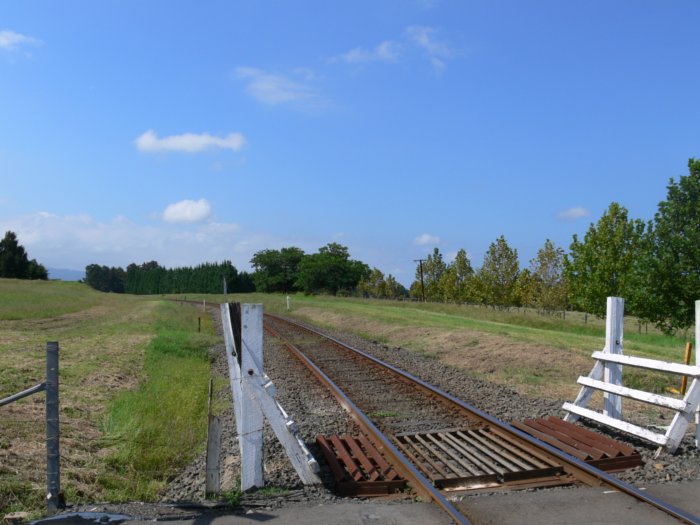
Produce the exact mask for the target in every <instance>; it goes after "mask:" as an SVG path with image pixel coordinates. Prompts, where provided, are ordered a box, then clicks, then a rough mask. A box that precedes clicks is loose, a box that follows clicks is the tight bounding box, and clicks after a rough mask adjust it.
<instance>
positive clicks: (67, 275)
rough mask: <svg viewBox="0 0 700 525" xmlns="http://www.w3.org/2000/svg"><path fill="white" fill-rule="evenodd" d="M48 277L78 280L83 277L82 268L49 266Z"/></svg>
mask: <svg viewBox="0 0 700 525" xmlns="http://www.w3.org/2000/svg"><path fill="white" fill-rule="evenodd" d="M48 270H49V279H60V280H61V281H80V280H81V279H85V271H84V270H68V269H66V268H49V269H48Z"/></svg>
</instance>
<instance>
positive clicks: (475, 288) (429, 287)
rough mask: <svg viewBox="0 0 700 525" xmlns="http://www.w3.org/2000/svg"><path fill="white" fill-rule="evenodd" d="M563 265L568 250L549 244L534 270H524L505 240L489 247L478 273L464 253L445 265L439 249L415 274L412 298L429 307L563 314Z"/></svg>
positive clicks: (565, 303) (533, 262)
mask: <svg viewBox="0 0 700 525" xmlns="http://www.w3.org/2000/svg"><path fill="white" fill-rule="evenodd" d="M563 259H564V250H562V249H561V248H557V247H556V246H555V245H554V243H553V242H552V241H550V240H547V241H546V242H545V244H544V246H543V247H542V248H540V250H539V251H538V252H537V256H536V257H535V258H534V259H532V260H531V261H530V267H529V268H525V269H523V270H520V262H519V260H518V250H516V249H514V248H511V247H510V246H509V245H508V242H507V241H506V239H505V237H503V236H501V237H499V238H498V239H496V241H495V242H493V243H491V245H490V246H489V249H488V250H487V252H486V254H485V256H484V262H483V264H482V266H481V268H479V269H478V270H476V271H475V270H474V268H473V267H472V264H471V261H470V260H469V257H468V255H467V252H466V251H465V250H464V249H461V250H459V251H458V252H457V255H456V257H455V259H454V260H453V261H452V262H451V263H449V264H446V263H445V261H444V258H443V255H442V253H440V250H439V249H438V248H435V249H434V250H433V253H432V254H430V255H428V257H427V258H426V259H425V260H424V261H422V262H421V263H420V264H419V266H418V268H416V279H415V281H414V282H413V284H412V285H411V289H410V295H411V296H412V297H414V298H418V299H423V298H424V299H425V300H427V301H445V302H456V303H477V304H486V305H491V306H494V307H499V308H503V307H509V306H532V307H536V308H540V309H542V310H550V311H551V310H562V309H565V308H566V307H567V306H568V305H569V302H568V296H567V287H566V281H565V277H564V275H563V271H562V270H563V265H564V261H563Z"/></svg>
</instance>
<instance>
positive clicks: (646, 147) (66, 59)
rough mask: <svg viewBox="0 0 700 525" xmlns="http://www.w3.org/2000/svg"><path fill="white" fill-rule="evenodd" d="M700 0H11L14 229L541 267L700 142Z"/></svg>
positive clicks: (120, 245) (198, 249) (681, 168)
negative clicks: (494, 258) (507, 256)
mask: <svg viewBox="0 0 700 525" xmlns="http://www.w3.org/2000/svg"><path fill="white" fill-rule="evenodd" d="M699 19H700V3H698V2H697V1H693V0H689V1H683V0H678V1H674V2H667V1H665V0H658V1H655V0H645V1H638V0H634V1H624V0H620V1H616V2H610V1H609V0H593V1H585V2H584V1H569V2H562V1H559V0H556V1H546V0H542V1H532V2H522V1H520V0H513V1H499V0H488V1H469V0H453V1H449V0H386V1H382V0H372V1H361V0H356V1H353V2H342V3H341V2H328V1H323V0H317V1H294V2H272V1H266V0H256V1H253V0H246V1H244V0H239V1H206V2H175V3H173V2H165V1H157V0H150V1H148V2H141V1H136V0H120V1H101V2H92V1H87V0H85V1H71V0H62V1H61V2H50V1H46V0H42V1H33V0H26V1H23V2H12V3H10V2H3V4H2V6H0V229H1V230H3V231H6V230H13V231H15V232H16V233H17V234H18V236H19V239H20V242H21V243H22V244H23V245H24V246H25V247H26V248H27V250H28V251H29V254H30V256H31V257H35V258H37V259H38V260H39V261H40V262H42V263H43V264H45V265H46V266H49V267H55V268H71V269H83V268H84V267H85V266H86V265H87V264H90V263H99V264H106V265H110V266H111V265H121V266H124V265H127V264H128V263H130V262H137V263H140V262H143V261H149V260H157V261H159V262H160V263H161V264H164V265H166V266H178V265H193V264H198V263H200V262H204V261H221V260H223V259H229V260H232V261H233V262H234V264H235V265H236V266H238V267H239V268H240V269H248V268H249V261H250V258H251V256H252V254H253V253H255V252H256V251H258V250H262V249H265V248H280V247H283V246H298V247H301V248H303V249H304V250H306V251H309V252H314V251H316V250H317V249H318V248H319V247H321V246H323V245H325V244H327V243H329V242H339V243H341V244H344V245H346V246H348V247H349V249H350V253H351V255H352V256H353V257H354V258H358V259H361V260H363V261H365V262H366V263H368V264H370V265H371V266H377V267H379V268H380V269H382V270H383V271H384V272H386V273H392V274H394V275H395V276H396V277H397V278H398V279H399V280H400V281H401V282H403V283H404V284H410V281H411V280H412V278H413V274H414V270H415V264H414V262H413V260H414V259H417V258H420V257H425V256H426V255H427V254H428V253H430V252H431V251H432V249H433V248H434V247H438V248H440V250H441V251H442V252H443V253H445V254H447V256H448V258H449V257H450V256H451V255H452V254H454V253H455V252H456V251H457V250H458V249H460V248H465V249H466V250H467V251H468V253H469V254H470V255H471V256H472V259H473V262H474V265H475V266H480V265H481V262H482V260H483V255H484V252H485V251H486V249H487V248H488V245H489V243H491V242H493V241H494V240H495V239H496V238H497V237H498V236H500V235H505V237H506V239H507V240H508V242H509V243H510V244H511V246H513V247H515V248H517V249H518V251H519V253H520V258H521V263H522V264H523V265H527V263H528V261H529V259H531V258H532V257H533V256H534V255H535V253H536V251H537V249H538V248H539V247H540V246H542V244H543V243H544V241H545V239H547V238H550V239H552V240H553V241H554V242H555V243H557V244H558V245H560V246H563V247H565V248H568V246H569V244H570V243H571V238H572V235H573V234H574V233H579V234H582V233H584V232H585V230H586V229H587V227H588V225H589V224H590V223H591V222H592V221H596V220H597V219H598V218H599V217H600V215H601V214H602V212H603V211H604V210H605V208H607V206H608V205H609V204H610V202H611V201H613V200H615V201H618V202H620V203H621V204H623V205H624V206H626V207H627V208H628V209H629V210H630V214H631V215H632V216H633V217H639V218H643V219H649V218H651V217H652V216H653V213H654V211H655V210H656V205H657V204H658V202H659V201H660V200H662V199H664V198H665V191H666V190H665V188H666V185H667V183H668V179H669V178H670V177H676V178H677V177H678V176H679V175H682V174H685V173H687V168H686V163H687V160H688V158H689V157H691V156H695V157H697V156H700V131H699V130H700V128H698V122H700V104H699V102H700V95H699V93H700V68H698V67H697V64H698V57H700V40H699V39H698V38H697V28H696V24H697V20H699Z"/></svg>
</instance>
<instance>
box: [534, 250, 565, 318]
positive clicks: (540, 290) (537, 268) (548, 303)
mask: <svg viewBox="0 0 700 525" xmlns="http://www.w3.org/2000/svg"><path fill="white" fill-rule="evenodd" d="M528 273H529V274H530V275H531V278H532V279H531V287H532V289H531V301H532V302H531V303H530V304H532V305H534V306H536V307H537V308H541V309H542V310H563V309H564V308H566V306H567V302H568V297H567V288H566V281H565V280H564V250H563V249H562V248H558V247H556V246H555V244H554V243H553V242H552V241H550V240H549V239H547V240H546V241H545V243H544V246H543V247H542V248H540V249H539V250H538V251H537V256H536V257H535V258H534V259H532V260H531V261H530V271H529V272H528Z"/></svg>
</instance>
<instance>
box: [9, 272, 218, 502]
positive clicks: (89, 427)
mask: <svg viewBox="0 0 700 525" xmlns="http://www.w3.org/2000/svg"><path fill="white" fill-rule="evenodd" d="M199 316H202V317H203V319H202V321H203V323H202V333H201V334H200V333H197V318H198V317H199ZM53 340H55V341H59V344H60V362H61V364H60V395H61V409H60V417H61V454H62V460H61V461H62V463H61V468H62V488H63V489H64V491H65V494H66V498H67V499H68V501H96V500H113V501H114V500H125V499H152V498H154V497H155V495H156V493H157V491H158V490H159V489H160V488H162V487H163V486H164V484H165V482H166V480H167V477H168V476H169V475H172V473H173V472H174V470H176V469H177V468H178V467H179V466H181V465H183V464H185V463H186V462H187V461H188V460H189V459H190V458H191V457H192V456H193V454H194V453H195V452H196V451H198V450H201V448H202V447H203V436H204V432H205V425H206V414H205V411H206V392H207V388H208V378H209V363H208V359H207V352H206V350H207V348H208V347H210V346H211V345H212V344H213V343H214V342H216V341H217V338H216V337H215V336H214V335H213V328H212V325H211V321H210V320H209V319H208V318H207V317H206V316H203V314H202V313H201V312H199V311H197V310H196V309H193V308H184V307H180V306H177V305H175V304H172V303H167V302H164V301H161V300H160V298H152V297H134V296H127V295H115V294H103V293H99V292H95V291H93V290H91V289H89V288H88V287H86V286H85V285H82V284H78V283H63V282H26V281H15V280H8V279H0V397H4V396H6V395H9V394H12V393H14V392H17V391H19V390H22V389H24V388H27V387H28V386H31V385H34V384H36V383H39V382H41V381H43V379H44V371H45V345H46V342H47V341H53ZM43 403H44V397H43V395H41V394H38V395H34V396H32V397H30V398H26V399H24V400H22V401H19V402H17V403H13V404H11V405H8V406H5V407H2V408H0V421H2V432H1V433H0V513H2V512H9V511H13V510H31V511H33V512H40V511H41V510H43V508H44V502H43V499H44V498H43V495H44V491H45V483H46V481H45V448H44V441H43V440H44V432H45V430H44V427H43V413H44V408H43Z"/></svg>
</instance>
